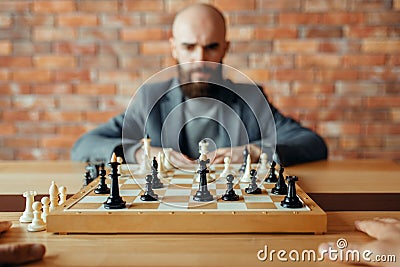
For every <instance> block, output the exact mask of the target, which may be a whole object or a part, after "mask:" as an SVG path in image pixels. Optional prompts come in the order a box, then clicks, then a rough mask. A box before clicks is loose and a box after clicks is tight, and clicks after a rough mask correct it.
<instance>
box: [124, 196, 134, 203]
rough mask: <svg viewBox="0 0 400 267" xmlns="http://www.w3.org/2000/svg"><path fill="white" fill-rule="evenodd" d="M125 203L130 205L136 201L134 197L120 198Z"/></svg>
mask: <svg viewBox="0 0 400 267" xmlns="http://www.w3.org/2000/svg"><path fill="white" fill-rule="evenodd" d="M122 199H123V200H124V201H126V203H131V202H133V201H134V200H135V199H136V196H127V197H123V198H122Z"/></svg>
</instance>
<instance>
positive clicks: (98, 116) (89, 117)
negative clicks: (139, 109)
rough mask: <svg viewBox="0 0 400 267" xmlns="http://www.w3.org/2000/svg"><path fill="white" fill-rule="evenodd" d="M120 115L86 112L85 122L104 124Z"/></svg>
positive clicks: (110, 112) (104, 112) (105, 112)
mask: <svg viewBox="0 0 400 267" xmlns="http://www.w3.org/2000/svg"><path fill="white" fill-rule="evenodd" d="M120 113H121V111H88V112H86V121H88V122H96V123H104V122H106V121H107V120H109V119H111V118H113V117H115V116H117V115H119V114H120Z"/></svg>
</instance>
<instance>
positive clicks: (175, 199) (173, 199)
mask: <svg viewBox="0 0 400 267" xmlns="http://www.w3.org/2000/svg"><path fill="white" fill-rule="evenodd" d="M167 193H168V192H167ZM189 199H190V196H189V195H183V196H177V195H172V196H171V195H166V196H163V197H162V198H160V200H161V201H162V202H165V203H188V202H189Z"/></svg>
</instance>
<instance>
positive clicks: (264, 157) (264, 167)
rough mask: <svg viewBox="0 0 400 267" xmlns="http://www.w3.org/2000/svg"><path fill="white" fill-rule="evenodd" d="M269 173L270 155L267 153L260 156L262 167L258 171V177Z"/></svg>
mask: <svg viewBox="0 0 400 267" xmlns="http://www.w3.org/2000/svg"><path fill="white" fill-rule="evenodd" d="M267 172H268V155H267V153H262V154H261V155H260V165H259V167H258V169H257V173H258V175H260V174H264V173H267Z"/></svg>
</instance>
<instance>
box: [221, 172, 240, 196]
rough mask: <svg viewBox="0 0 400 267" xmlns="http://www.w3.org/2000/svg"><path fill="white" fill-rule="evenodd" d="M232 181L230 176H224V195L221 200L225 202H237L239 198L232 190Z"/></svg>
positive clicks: (232, 178)
mask: <svg viewBox="0 0 400 267" xmlns="http://www.w3.org/2000/svg"><path fill="white" fill-rule="evenodd" d="M233 180H234V177H233V175H232V174H228V176H226V181H227V183H226V187H227V189H226V192H225V194H224V195H223V196H222V200H225V201H238V200H239V196H238V195H237V194H236V192H235V190H234V189H233Z"/></svg>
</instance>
